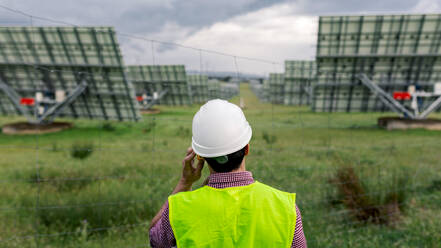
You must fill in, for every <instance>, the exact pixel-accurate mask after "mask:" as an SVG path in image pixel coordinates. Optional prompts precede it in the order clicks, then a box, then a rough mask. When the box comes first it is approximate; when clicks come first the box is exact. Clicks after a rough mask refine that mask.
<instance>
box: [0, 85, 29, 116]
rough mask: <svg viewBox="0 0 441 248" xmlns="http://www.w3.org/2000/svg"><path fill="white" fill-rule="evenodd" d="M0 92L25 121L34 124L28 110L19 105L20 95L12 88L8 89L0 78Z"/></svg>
mask: <svg viewBox="0 0 441 248" xmlns="http://www.w3.org/2000/svg"><path fill="white" fill-rule="evenodd" d="M0 90H2V91H3V92H4V93H5V94H6V96H7V97H8V98H9V100H11V102H12V104H14V106H15V107H16V108H17V109H18V110H19V111H20V113H21V114H22V115H24V116H25V117H26V119H27V120H28V121H29V122H31V123H33V122H34V119H33V118H32V115H31V113H30V112H29V110H28V109H27V108H26V107H24V106H22V105H21V104H20V100H21V97H20V95H19V94H18V93H17V92H16V91H15V90H14V89H13V88H12V87H10V86H9V85H7V84H6V83H5V82H3V80H2V79H1V78H0Z"/></svg>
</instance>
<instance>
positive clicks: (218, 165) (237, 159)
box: [204, 146, 246, 173]
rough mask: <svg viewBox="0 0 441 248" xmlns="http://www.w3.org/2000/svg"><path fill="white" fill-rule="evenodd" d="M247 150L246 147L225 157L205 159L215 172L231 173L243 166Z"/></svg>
mask: <svg viewBox="0 0 441 248" xmlns="http://www.w3.org/2000/svg"><path fill="white" fill-rule="evenodd" d="M245 150H246V146H245V147H244V148H242V149H240V150H239V151H237V152H233V153H230V154H228V155H225V156H221V157H216V158H204V159H205V161H207V163H208V165H209V166H210V167H211V168H212V169H213V170H214V171H215V172H218V173H220V172H231V171H233V170H236V169H238V168H239V167H240V165H241V164H242V161H243V158H244V157H245ZM222 160H225V161H226V162H223V161H222Z"/></svg>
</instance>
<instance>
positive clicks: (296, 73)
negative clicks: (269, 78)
mask: <svg viewBox="0 0 441 248" xmlns="http://www.w3.org/2000/svg"><path fill="white" fill-rule="evenodd" d="M315 76H316V63H315V61H311V60H291V61H285V88H284V104H285V105H308V104H309V99H310V95H311V85H312V83H313V81H314V79H315Z"/></svg>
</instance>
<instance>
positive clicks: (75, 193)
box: [0, 84, 441, 247]
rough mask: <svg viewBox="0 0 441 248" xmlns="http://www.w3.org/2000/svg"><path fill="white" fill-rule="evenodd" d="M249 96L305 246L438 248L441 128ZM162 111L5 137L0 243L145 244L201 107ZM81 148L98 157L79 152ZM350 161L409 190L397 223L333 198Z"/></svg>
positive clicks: (267, 157) (264, 162)
mask: <svg viewBox="0 0 441 248" xmlns="http://www.w3.org/2000/svg"><path fill="white" fill-rule="evenodd" d="M241 96H242V97H243V98H244V100H245V104H246V109H245V114H246V116H247V119H248V121H249V122H250V124H251V126H252V128H253V138H252V141H251V151H250V155H249V156H248V157H247V168H248V169H249V170H250V171H252V172H253V175H254V177H255V178H256V179H257V180H259V181H261V182H264V183H266V184H269V185H272V186H274V187H277V188H280V189H282V190H285V191H290V192H296V193H297V204H298V206H299V207H300V209H301V211H302V217H303V223H304V231H305V235H306V238H307V240H308V245H309V247H439V245H440V244H441V233H440V230H441V220H440V216H441V207H440V206H441V155H440V152H441V132H436V131H425V130H412V131H385V130H381V129H378V128H377V127H376V120H377V118H378V117H379V116H384V115H385V114H366V113H354V114H346V113H333V114H328V113H311V112H310V111H309V110H308V108H302V107H289V106H272V105H270V104H263V103H260V102H259V101H258V100H257V99H256V98H255V96H254V95H253V93H252V92H251V91H250V90H249V89H248V85H247V84H243V85H242V86H241ZM232 101H233V102H236V103H237V102H238V97H236V98H234V99H233V100H232ZM159 108H160V110H161V113H160V114H157V115H144V116H143V120H142V121H140V122H137V123H116V122H115V123H114V122H110V123H109V122H108V123H104V122H100V121H87V120H75V121H73V122H74V124H75V127H74V128H73V129H71V130H67V131H63V132H60V133H54V134H46V135H39V136H36V135H29V136H6V135H3V134H0V185H1V186H0V247H148V231H147V226H148V224H149V221H150V219H151V218H152V217H153V215H154V214H155V213H156V211H157V210H158V209H159V208H160V206H161V205H162V203H163V202H164V201H165V200H166V199H167V196H168V194H169V193H170V192H171V191H172V189H173V187H174V186H175V184H176V183H177V181H178V179H179V175H180V167H181V160H182V158H183V156H184V153H185V150H186V148H187V147H188V146H189V145H190V141H191V120H192V117H193V114H194V113H195V112H196V111H197V109H198V106H196V105H195V106H191V107H162V106H161V107H159ZM386 115H387V114H386ZM389 115H390V114H389ZM438 117H441V115H438ZM17 120H22V119H21V118H15V117H0V125H3V124H5V123H10V122H13V121H17ZM78 148H79V149H80V150H81V149H86V150H91V153H90V156H88V157H85V158H83V159H80V158H74V157H73V156H72V153H73V152H74V151H73V150H74V149H78ZM86 153H87V152H86ZM85 156H87V154H86V155H85ZM342 166H351V167H353V168H354V169H355V171H356V172H357V173H358V175H359V177H360V178H361V181H362V184H363V186H364V187H366V188H367V189H368V191H367V193H366V194H368V195H369V196H370V197H371V198H372V199H376V200H378V201H381V199H382V198H385V197H386V196H387V193H388V192H391V191H392V190H397V189H398V190H400V191H401V192H404V193H405V196H406V197H405V199H404V201H403V203H402V207H403V209H404V212H403V214H402V216H401V217H400V218H399V220H398V221H399V222H398V224H396V225H376V224H364V223H360V222H358V221H356V220H355V219H352V218H351V217H350V216H349V215H348V213H347V211H344V208H343V207H342V205H341V204H331V203H333V202H335V200H338V199H334V198H338V197H339V196H338V195H337V194H336V189H335V186H334V185H331V184H330V183H329V180H330V179H331V178H332V177H333V176H334V174H335V173H336V170H337V169H338V168H340V167H342ZM206 176H207V169H204V176H203V177H206ZM402 178H405V179H406V181H405V183H402V181H400V179H402ZM201 181H202V180H201ZM200 183H201V182H199V183H198V184H200Z"/></svg>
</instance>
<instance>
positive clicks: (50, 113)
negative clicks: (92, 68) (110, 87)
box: [37, 79, 87, 123]
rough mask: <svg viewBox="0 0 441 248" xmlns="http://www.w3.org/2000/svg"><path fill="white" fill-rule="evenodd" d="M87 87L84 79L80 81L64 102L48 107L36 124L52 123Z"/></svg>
mask: <svg viewBox="0 0 441 248" xmlns="http://www.w3.org/2000/svg"><path fill="white" fill-rule="evenodd" d="M86 87H87V81H86V80H85V79H82V80H81V83H80V84H79V85H78V86H77V87H76V88H75V89H74V90H73V91H72V92H70V93H69V95H68V96H67V97H66V98H65V99H64V101H62V102H59V103H57V104H55V105H53V106H52V107H50V108H49V109H48V110H47V111H46V112H44V114H43V115H41V116H40V117H39V118H38V119H37V122H38V123H41V122H52V120H53V119H54V118H55V117H57V116H58V115H59V114H60V113H61V111H62V110H63V109H64V108H65V107H67V106H69V104H71V103H72V102H73V101H75V99H77V97H78V96H80V95H81V93H83V92H84V90H85V89H86Z"/></svg>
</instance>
